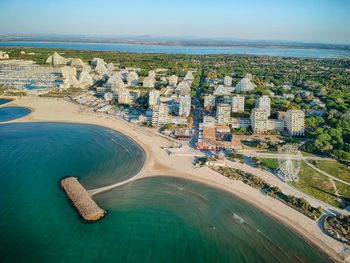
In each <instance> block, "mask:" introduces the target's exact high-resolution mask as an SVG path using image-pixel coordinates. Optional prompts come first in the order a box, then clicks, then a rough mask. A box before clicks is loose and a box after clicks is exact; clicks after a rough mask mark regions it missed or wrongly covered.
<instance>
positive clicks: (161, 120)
mask: <svg viewBox="0 0 350 263" xmlns="http://www.w3.org/2000/svg"><path fill="white" fill-rule="evenodd" d="M168 112H169V109H168V105H166V104H165V103H161V104H159V105H156V106H155V107H154V108H153V113H152V126H154V127H160V126H163V125H164V124H166V123H167V120H168Z"/></svg>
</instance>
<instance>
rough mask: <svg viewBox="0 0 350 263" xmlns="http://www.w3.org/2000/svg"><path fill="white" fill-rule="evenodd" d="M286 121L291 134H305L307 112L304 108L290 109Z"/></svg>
mask: <svg viewBox="0 0 350 263" xmlns="http://www.w3.org/2000/svg"><path fill="white" fill-rule="evenodd" d="M285 122H286V127H287V130H288V133H289V135H291V136H304V135H305V113H304V112H303V111H302V110H288V111H287V114H286V117H285Z"/></svg>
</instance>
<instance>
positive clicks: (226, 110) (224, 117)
mask: <svg viewBox="0 0 350 263" xmlns="http://www.w3.org/2000/svg"><path fill="white" fill-rule="evenodd" d="M230 118H231V107H230V104H227V103H220V104H219V105H218V106H217V107H216V119H217V122H218V125H229V124H230Z"/></svg>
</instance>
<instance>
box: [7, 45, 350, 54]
mask: <svg viewBox="0 0 350 263" xmlns="http://www.w3.org/2000/svg"><path fill="white" fill-rule="evenodd" d="M1 46H3V47H4V46H7V47H8V46H10V47H38V48H65V49H79V50H115V51H126V52H142V53H166V54H193V55H203V54H248V55H268V56H286V57H303V58H339V57H350V51H349V50H347V51H346V50H336V49H298V48H256V47H186V46H160V45H136V44H115V43H112V44H109V43H75V42H31V41H13V42H0V47H1Z"/></svg>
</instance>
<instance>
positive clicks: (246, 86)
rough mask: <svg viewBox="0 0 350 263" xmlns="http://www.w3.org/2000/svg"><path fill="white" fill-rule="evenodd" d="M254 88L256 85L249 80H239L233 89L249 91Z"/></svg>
mask: <svg viewBox="0 0 350 263" xmlns="http://www.w3.org/2000/svg"><path fill="white" fill-rule="evenodd" d="M255 88H256V85H255V84H254V83H253V82H252V81H251V80H250V79H249V78H243V79H241V80H240V81H239V82H238V83H237V85H236V87H235V89H236V91H242V92H244V91H250V90H253V89H255Z"/></svg>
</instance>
